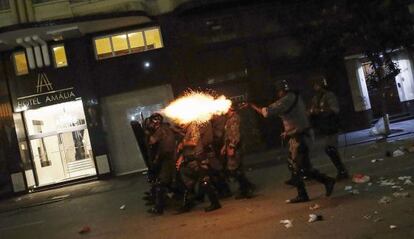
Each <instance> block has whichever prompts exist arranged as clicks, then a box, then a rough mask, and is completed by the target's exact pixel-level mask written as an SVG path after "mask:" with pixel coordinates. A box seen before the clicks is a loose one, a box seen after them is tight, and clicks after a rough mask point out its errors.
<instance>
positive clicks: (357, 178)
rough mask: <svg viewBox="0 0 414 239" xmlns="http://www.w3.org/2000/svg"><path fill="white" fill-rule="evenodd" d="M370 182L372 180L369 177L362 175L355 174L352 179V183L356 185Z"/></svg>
mask: <svg viewBox="0 0 414 239" xmlns="http://www.w3.org/2000/svg"><path fill="white" fill-rule="evenodd" d="M369 180H371V178H370V177H369V176H368V175H363V174H360V173H358V174H354V176H353V177H352V182H354V183H367V182H369Z"/></svg>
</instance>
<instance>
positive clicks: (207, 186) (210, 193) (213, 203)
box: [202, 182, 221, 212]
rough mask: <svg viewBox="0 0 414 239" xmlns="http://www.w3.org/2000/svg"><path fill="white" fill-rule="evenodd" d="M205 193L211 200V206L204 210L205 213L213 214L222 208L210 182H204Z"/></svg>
mask: <svg viewBox="0 0 414 239" xmlns="http://www.w3.org/2000/svg"><path fill="white" fill-rule="evenodd" d="M202 187H203V190H204V192H206V194H207V197H208V199H209V200H210V203H211V204H210V206H208V207H206V208H204V211H205V212H211V211H214V210H217V209H219V208H221V205H220V202H219V200H218V198H217V195H216V193H215V192H214V189H213V188H212V187H211V185H210V183H209V182H202Z"/></svg>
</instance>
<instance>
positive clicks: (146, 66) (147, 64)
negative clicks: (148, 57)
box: [144, 61, 151, 69]
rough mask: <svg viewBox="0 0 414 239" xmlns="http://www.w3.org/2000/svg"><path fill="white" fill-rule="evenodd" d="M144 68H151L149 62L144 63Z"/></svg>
mask: <svg viewBox="0 0 414 239" xmlns="http://www.w3.org/2000/svg"><path fill="white" fill-rule="evenodd" d="M144 67H145V68H147V69H148V68H150V67H151V62H149V61H146V62H144Z"/></svg>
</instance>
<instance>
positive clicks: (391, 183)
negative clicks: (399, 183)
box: [378, 179, 396, 187]
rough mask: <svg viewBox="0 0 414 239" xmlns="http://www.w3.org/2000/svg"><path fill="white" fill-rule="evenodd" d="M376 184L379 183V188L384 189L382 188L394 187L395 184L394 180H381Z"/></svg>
mask: <svg viewBox="0 0 414 239" xmlns="http://www.w3.org/2000/svg"><path fill="white" fill-rule="evenodd" d="M378 183H379V185H380V186H381V187H384V186H394V185H395V184H396V183H395V182H394V180H392V179H382V180H380V181H378Z"/></svg>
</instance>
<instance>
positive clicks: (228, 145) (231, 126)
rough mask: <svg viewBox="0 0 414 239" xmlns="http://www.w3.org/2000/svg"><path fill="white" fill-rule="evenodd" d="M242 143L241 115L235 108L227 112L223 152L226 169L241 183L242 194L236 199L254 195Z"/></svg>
mask: <svg viewBox="0 0 414 239" xmlns="http://www.w3.org/2000/svg"><path fill="white" fill-rule="evenodd" d="M240 147H241V143H240V116H239V114H237V112H235V111H234V110H233V109H231V110H229V112H228V113H227V121H226V124H225V126H224V146H223V149H222V150H221V153H222V154H223V155H224V156H225V159H226V170H227V172H228V175H229V176H230V177H233V178H235V179H236V180H237V182H238V183H239V190H240V194H239V195H238V196H236V199H242V198H250V197H252V190H253V185H252V184H251V183H250V182H249V180H248V179H247V177H246V175H245V173H244V170H243V165H242V153H241V149H240Z"/></svg>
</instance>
